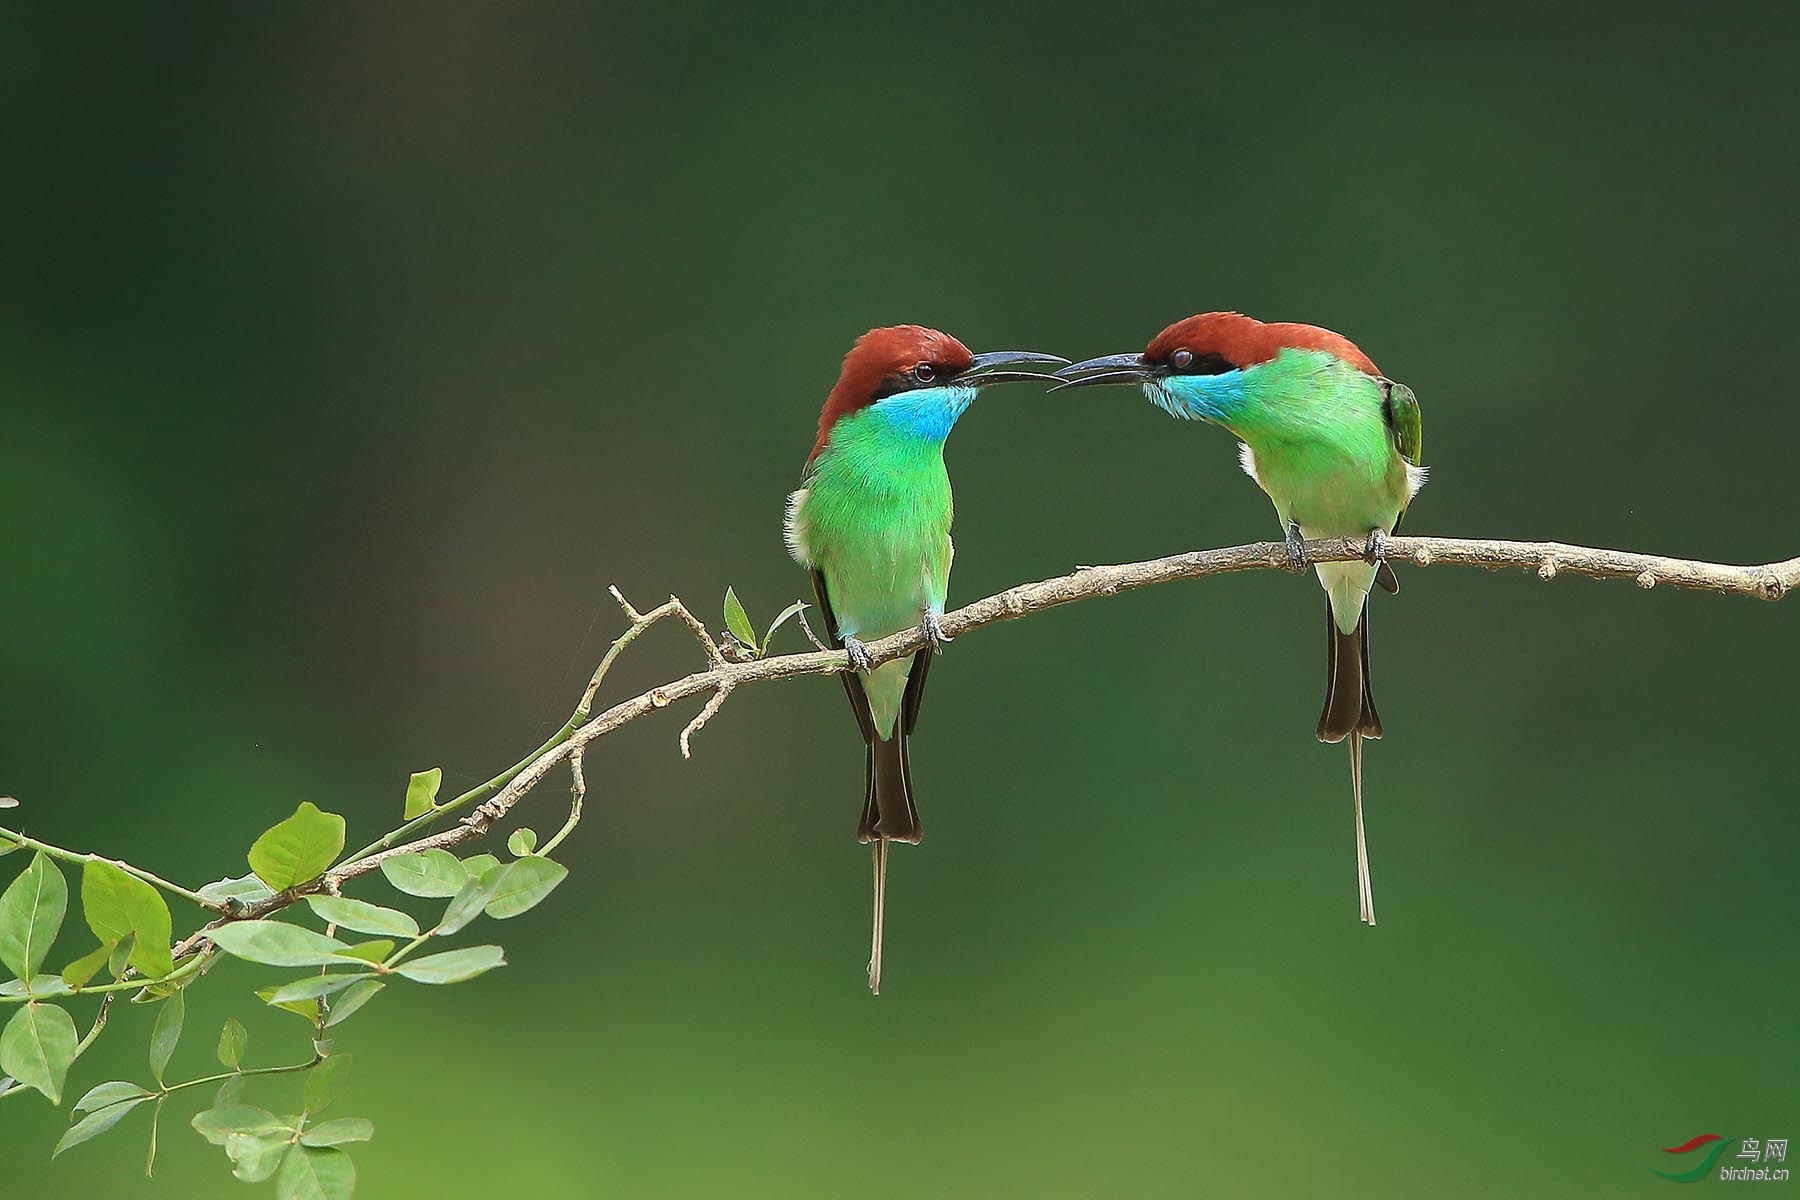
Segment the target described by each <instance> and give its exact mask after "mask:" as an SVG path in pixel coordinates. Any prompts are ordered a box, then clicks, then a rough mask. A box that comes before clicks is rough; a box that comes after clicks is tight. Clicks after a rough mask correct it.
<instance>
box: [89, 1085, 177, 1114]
mask: <svg viewBox="0 0 1800 1200" xmlns="http://www.w3.org/2000/svg"><path fill="white" fill-rule="evenodd" d="M154 1095H156V1093H155V1092H153V1091H151V1090H150V1089H149V1088H141V1087H139V1086H138V1085H137V1084H135V1083H127V1082H126V1081H125V1080H123V1079H114V1080H112V1081H111V1082H108V1083H96V1084H95V1085H94V1086H93V1087H91V1088H89V1089H88V1090H87V1091H86V1092H85V1093H84V1094H83V1095H82V1097H81V1099H79V1100H77V1101H76V1102H75V1106H74V1109H73V1111H75V1112H78V1113H79V1112H94V1111H96V1110H97V1109H102V1108H105V1107H106V1106H107V1105H109V1104H117V1103H118V1102H119V1101H121V1100H136V1099H140V1098H147V1097H150V1096H154Z"/></svg>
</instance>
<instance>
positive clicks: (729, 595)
mask: <svg viewBox="0 0 1800 1200" xmlns="http://www.w3.org/2000/svg"><path fill="white" fill-rule="evenodd" d="M725 628H727V629H729V630H731V636H732V637H734V638H736V639H737V640H738V641H739V642H741V643H743V646H744V648H745V649H746V650H761V649H762V647H761V646H760V645H758V644H757V641H756V626H754V625H752V624H751V623H750V614H749V613H747V612H745V611H744V606H743V604H741V603H740V602H739V601H738V598H737V593H736V592H734V591H732V590H731V589H730V588H726V589H725Z"/></svg>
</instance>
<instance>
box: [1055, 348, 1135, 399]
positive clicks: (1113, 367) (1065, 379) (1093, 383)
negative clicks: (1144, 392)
mask: <svg viewBox="0 0 1800 1200" xmlns="http://www.w3.org/2000/svg"><path fill="white" fill-rule="evenodd" d="M1086 371H1092V372H1094V373H1093V374H1091V375H1086V376H1085V377H1082V378H1077V376H1081V375H1082V373H1083V372H1086ZM1056 374H1057V377H1058V379H1059V380H1061V382H1059V383H1058V384H1057V385H1056V386H1055V387H1053V388H1051V389H1050V390H1051V391H1053V392H1060V391H1062V390H1064V389H1065V388H1078V387H1098V386H1102V385H1105V384H1126V385H1130V386H1132V387H1136V386H1138V385H1139V384H1142V383H1143V382H1144V380H1145V379H1147V378H1149V374H1150V372H1149V369H1148V368H1147V367H1145V366H1144V356H1143V355H1141V354H1135V353H1132V354H1108V355H1106V356H1104V357H1102V358H1090V359H1088V360H1087V361H1086V362H1078V363H1074V364H1072V365H1070V366H1067V367H1064V368H1063V369H1062V370H1060V371H1058V372H1057V373H1056Z"/></svg>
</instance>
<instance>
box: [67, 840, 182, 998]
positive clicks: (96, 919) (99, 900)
mask: <svg viewBox="0 0 1800 1200" xmlns="http://www.w3.org/2000/svg"><path fill="white" fill-rule="evenodd" d="M81 911H82V913H83V914H84V915H85V916H86V917H87V923H88V928H89V929H91V930H93V931H94V936H95V937H97V938H99V939H100V941H101V942H102V943H103V944H105V945H108V946H113V945H117V944H118V943H119V942H122V941H124V940H125V939H126V938H127V937H134V936H135V937H136V938H137V943H136V945H135V946H134V947H133V948H132V951H131V965H132V966H134V967H136V968H137V969H138V971H139V972H140V973H141V974H143V975H144V976H146V977H147V978H150V979H160V978H161V977H162V976H164V975H167V974H168V973H169V972H170V971H173V970H174V969H175V962H174V960H173V959H171V958H170V957H169V932H170V930H169V906H168V905H167V904H165V903H163V898H162V894H161V893H159V892H158V891H157V890H156V889H155V888H153V887H151V886H150V885H149V884H147V883H145V882H144V881H143V880H141V879H138V878H137V877H135V876H132V875H127V874H126V873H125V872H124V871H121V870H120V869H119V868H117V867H115V866H113V865H112V864H111V863H108V862H90V863H87V864H86V865H85V866H83V867H82V868H81Z"/></svg>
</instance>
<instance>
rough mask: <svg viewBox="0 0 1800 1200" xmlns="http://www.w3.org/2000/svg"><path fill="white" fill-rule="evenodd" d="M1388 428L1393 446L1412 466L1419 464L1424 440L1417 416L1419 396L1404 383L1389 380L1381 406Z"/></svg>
mask: <svg viewBox="0 0 1800 1200" xmlns="http://www.w3.org/2000/svg"><path fill="white" fill-rule="evenodd" d="M1382 411H1383V415H1385V416H1386V417H1387V423H1388V429H1389V430H1390V431H1392V433H1393V435H1394V448H1395V449H1397V450H1399V451H1400V457H1402V458H1404V459H1405V460H1406V461H1407V462H1409V463H1411V464H1412V465H1413V466H1415V467H1416V466H1420V465H1421V463H1420V461H1419V455H1420V453H1421V452H1422V446H1423V442H1424V436H1425V435H1424V427H1423V423H1422V422H1421V420H1420V418H1419V398H1418V397H1417V396H1415V395H1413V390H1412V389H1411V388H1409V387H1407V386H1406V385H1405V384H1404V383H1394V382H1392V381H1389V383H1388V388H1387V399H1386V401H1385V402H1384V404H1383V406H1382Z"/></svg>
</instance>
